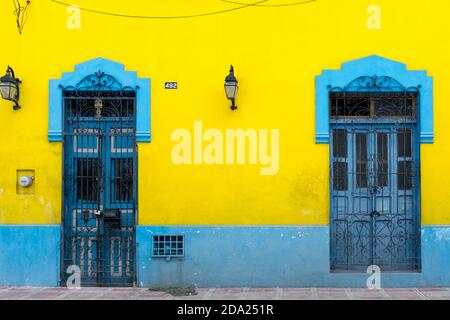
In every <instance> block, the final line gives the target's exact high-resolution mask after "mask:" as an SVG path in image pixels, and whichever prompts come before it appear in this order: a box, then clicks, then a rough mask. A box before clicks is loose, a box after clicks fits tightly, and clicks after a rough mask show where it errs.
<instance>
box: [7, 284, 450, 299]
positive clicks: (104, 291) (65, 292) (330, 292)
mask: <svg viewBox="0 0 450 320" xmlns="http://www.w3.org/2000/svg"><path fill="white" fill-rule="evenodd" d="M216 299H217V300H253V299H256V300H450V289H449V288H427V289H424V288H422V289H417V288H395V289H390V288H386V289H381V290H368V289H336V288H298V289H296V288H270V289H269V288H260V289H255V288H211V289H204V288H199V289H197V295H192V296H181V297H180V296H172V295H171V294H168V293H166V292H158V291H150V290H148V289H144V288H81V289H78V290H77V289H72V290H70V289H67V288H42V287H0V300H216Z"/></svg>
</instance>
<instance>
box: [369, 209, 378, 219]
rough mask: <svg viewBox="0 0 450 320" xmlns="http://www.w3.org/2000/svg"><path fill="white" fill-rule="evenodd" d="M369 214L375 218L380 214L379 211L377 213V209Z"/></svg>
mask: <svg viewBox="0 0 450 320" xmlns="http://www.w3.org/2000/svg"><path fill="white" fill-rule="evenodd" d="M370 216H371V217H372V218H377V217H379V216H381V213H379V212H378V211H376V210H375V211H372V212H371V213H370Z"/></svg>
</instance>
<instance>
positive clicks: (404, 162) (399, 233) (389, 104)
mask: <svg viewBox="0 0 450 320" xmlns="http://www.w3.org/2000/svg"><path fill="white" fill-rule="evenodd" d="M393 81H394V80H392V79H388V78H386V77H383V78H382V79H377V78H376V77H374V78H363V79H357V80H355V81H354V83H352V84H351V85H349V87H348V88H345V89H338V90H336V89H333V90H331V92H330V136H331V143H330V182H331V183H330V194H331V201H330V229H331V232H330V243H331V246H330V257H331V259H330V260H331V261H330V262H331V269H332V270H333V271H364V272H365V271H366V269H367V267H368V266H371V265H377V266H379V267H380V268H381V270H382V271H419V270H420V219H419V217H420V148H419V136H418V130H417V128H418V120H417V117H416V114H417V110H418V109H419V101H420V98H419V94H418V90H416V89H414V90H412V89H408V90H407V89H405V88H403V87H400V85H398V83H396V84H397V86H396V87H388V86H387V84H388V83H392V82H393Z"/></svg>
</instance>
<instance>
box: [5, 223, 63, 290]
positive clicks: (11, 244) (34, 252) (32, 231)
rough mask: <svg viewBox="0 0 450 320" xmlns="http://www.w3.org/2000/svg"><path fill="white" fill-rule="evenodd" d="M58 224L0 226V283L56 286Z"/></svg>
mask: <svg viewBox="0 0 450 320" xmlns="http://www.w3.org/2000/svg"><path fill="white" fill-rule="evenodd" d="M60 234H61V227H60V226H59V225H49V226H7V225H4V226H0V285H2V286H9V285H11V286H52V287H54V286H58V285H59V270H60V269H59V267H60V252H61V248H60V241H61V239H60Z"/></svg>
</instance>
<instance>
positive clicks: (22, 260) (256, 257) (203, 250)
mask: <svg viewBox="0 0 450 320" xmlns="http://www.w3.org/2000/svg"><path fill="white" fill-rule="evenodd" d="M60 232H61V228H60V226H58V225H52V226H7V225H3V226H0V285H3V286H4V285H20V286H25V285H34V286H58V285H59V277H60ZM164 234H166V235H178V234H182V235H184V236H185V256H184V258H181V259H177V258H173V259H171V260H169V261H168V260H166V259H163V258H153V257H152V236H153V235H164ZM137 243H138V247H137V248H138V249H137V257H136V258H137V284H138V285H139V286H141V287H171V286H190V285H196V286H198V287H311V286H313V287H365V285H366V280H367V277H368V275H366V274H357V273H340V274H333V273H330V271H329V267H330V264H329V228H328V227H327V226H313V227H306V226H263V227H257V226H255V227H233V226H223V227H222V226H215V227H207V226H201V227H197V226H190V227H187V226H185V227H181V226H180V227H178V226H168V227H150V226H138V227H137ZM381 281H382V283H381V285H382V287H439V286H450V226H427V227H423V228H422V272H421V273H383V274H382V279H381Z"/></svg>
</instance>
